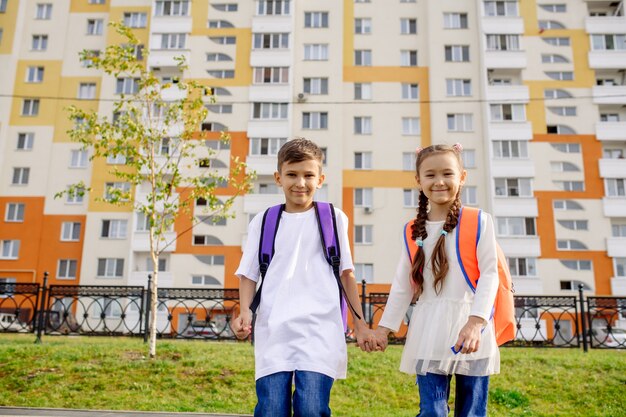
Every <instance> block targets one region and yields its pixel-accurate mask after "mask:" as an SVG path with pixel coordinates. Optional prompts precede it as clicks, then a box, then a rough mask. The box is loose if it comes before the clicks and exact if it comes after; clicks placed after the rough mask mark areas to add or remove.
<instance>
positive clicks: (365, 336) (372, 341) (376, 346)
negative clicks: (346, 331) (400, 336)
mask: <svg viewBox="0 0 626 417" xmlns="http://www.w3.org/2000/svg"><path fill="white" fill-rule="evenodd" d="M389 332H390V330H389V329H386V328H384V327H378V328H377V329H376V330H372V329H369V328H367V326H366V325H365V323H359V324H357V326H356V328H355V335H356V340H357V345H358V346H359V347H360V348H361V350H362V351H364V352H376V351H380V352H384V351H385V349H387V335H388V334H389Z"/></svg>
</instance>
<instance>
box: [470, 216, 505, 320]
mask: <svg viewBox="0 0 626 417" xmlns="http://www.w3.org/2000/svg"><path fill="white" fill-rule="evenodd" d="M480 228H481V230H480V240H479V241H478V247H477V248H476V257H477V258H478V269H479V271H480V278H479V279H478V285H477V286H476V293H475V294H474V302H473V303H472V308H471V310H470V315H472V316H478V317H481V318H483V319H485V320H487V321H489V319H490V318H491V311H492V310H493V303H494V302H495V299H496V293H497V292H498V286H499V279H500V278H499V277H498V253H497V250H496V235H495V231H494V227H493V219H492V217H491V215H490V214H488V213H485V212H483V213H482V216H481V224H480Z"/></svg>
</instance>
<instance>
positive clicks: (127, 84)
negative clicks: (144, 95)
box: [115, 77, 139, 94]
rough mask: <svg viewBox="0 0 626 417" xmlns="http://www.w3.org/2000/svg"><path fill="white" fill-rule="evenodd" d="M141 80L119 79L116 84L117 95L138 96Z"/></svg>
mask: <svg viewBox="0 0 626 417" xmlns="http://www.w3.org/2000/svg"><path fill="white" fill-rule="evenodd" d="M138 91H139V78H130V77H125V78H118V79H117V81H116V83H115V94H137V92H138Z"/></svg>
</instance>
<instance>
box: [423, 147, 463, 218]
mask: <svg viewBox="0 0 626 417" xmlns="http://www.w3.org/2000/svg"><path fill="white" fill-rule="evenodd" d="M466 175H467V172H466V171H465V170H464V169H461V166H460V164H459V161H458V159H457V157H456V155H455V154H453V153H452V152H441V153H435V154H432V155H429V156H427V157H426V158H425V159H424V160H423V161H422V163H421V164H420V167H419V171H418V172H417V175H416V176H415V179H416V180H417V186H418V187H419V188H420V189H421V190H422V191H424V194H426V197H428V200H429V202H430V209H431V212H433V210H434V212H435V213H446V214H447V212H448V210H449V209H450V206H451V205H452V203H453V202H454V200H455V198H456V196H457V194H458V192H459V190H460V189H461V187H462V186H463V184H464V183H465V177H466Z"/></svg>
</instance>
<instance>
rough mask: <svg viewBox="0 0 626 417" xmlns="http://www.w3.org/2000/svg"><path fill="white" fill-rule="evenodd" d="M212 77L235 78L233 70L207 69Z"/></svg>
mask: <svg viewBox="0 0 626 417" xmlns="http://www.w3.org/2000/svg"><path fill="white" fill-rule="evenodd" d="M206 72H207V74H209V75H210V76H211V77H213V78H235V70H207V71H206Z"/></svg>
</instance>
